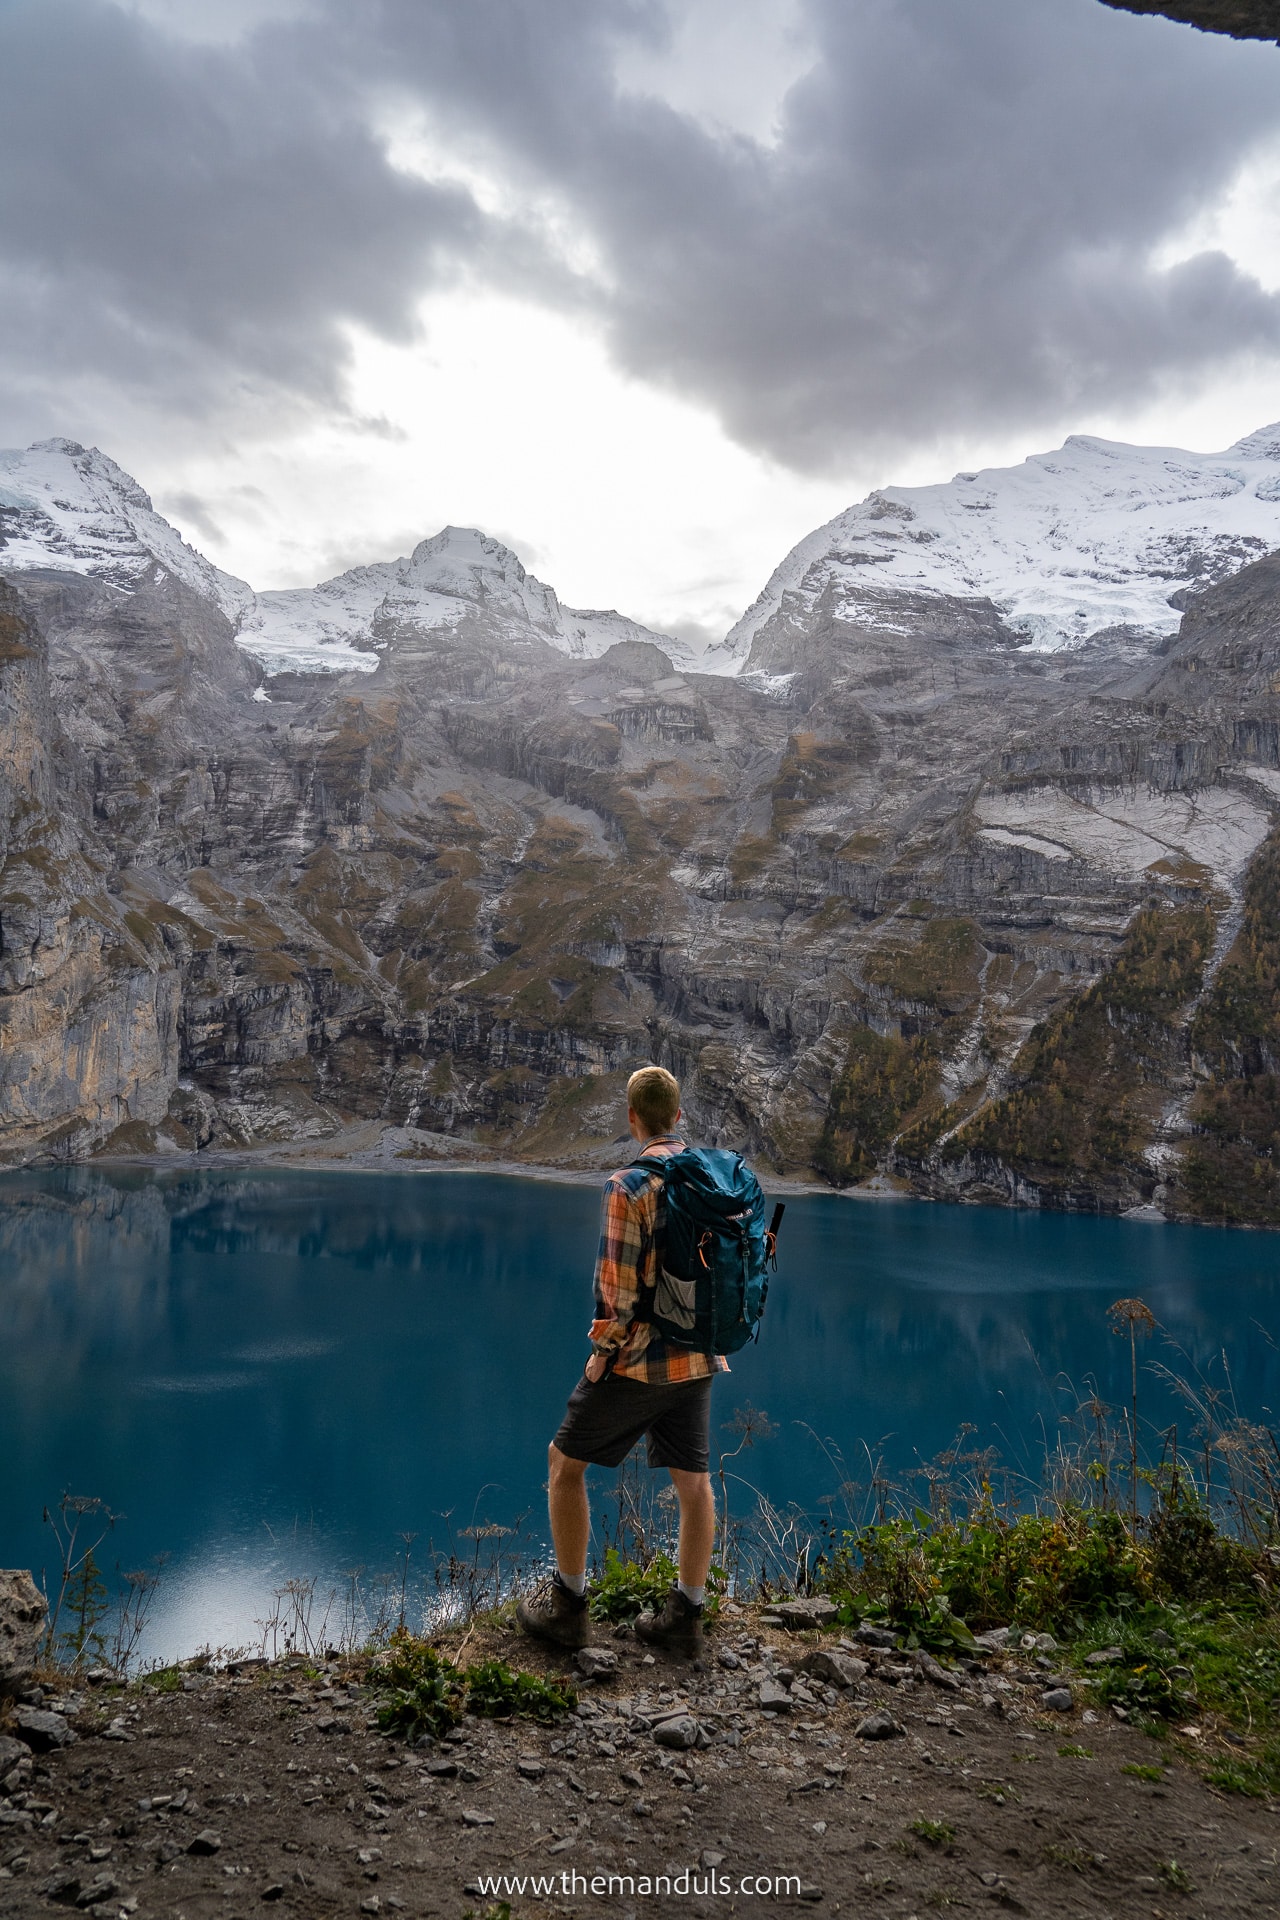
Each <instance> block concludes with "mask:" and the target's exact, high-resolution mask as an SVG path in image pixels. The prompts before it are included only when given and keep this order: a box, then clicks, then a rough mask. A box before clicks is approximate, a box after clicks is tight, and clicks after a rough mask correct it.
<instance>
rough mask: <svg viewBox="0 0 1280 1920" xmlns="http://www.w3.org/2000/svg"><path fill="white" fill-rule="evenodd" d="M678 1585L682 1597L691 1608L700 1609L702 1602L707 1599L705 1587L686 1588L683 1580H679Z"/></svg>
mask: <svg viewBox="0 0 1280 1920" xmlns="http://www.w3.org/2000/svg"><path fill="white" fill-rule="evenodd" d="M678 1585H679V1588H680V1591H681V1593H682V1594H683V1595H684V1597H685V1599H686V1600H687V1601H688V1602H689V1605H690V1606H691V1607H700V1606H701V1605H702V1603H703V1601H704V1600H705V1599H706V1597H707V1590H706V1588H705V1587H686V1585H685V1583H684V1581H683V1580H681V1581H680V1582H679V1583H678Z"/></svg>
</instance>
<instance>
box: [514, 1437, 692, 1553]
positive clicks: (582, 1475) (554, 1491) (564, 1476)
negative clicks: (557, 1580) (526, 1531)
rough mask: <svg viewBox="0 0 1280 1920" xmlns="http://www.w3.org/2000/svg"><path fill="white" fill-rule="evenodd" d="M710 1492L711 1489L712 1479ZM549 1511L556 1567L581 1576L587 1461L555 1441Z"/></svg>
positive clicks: (550, 1453)
mask: <svg viewBox="0 0 1280 1920" xmlns="http://www.w3.org/2000/svg"><path fill="white" fill-rule="evenodd" d="M707 1492H708V1494H710V1492H711V1482H710V1480H708V1481H707ZM547 1511H548V1514H549V1515H550V1519H551V1544H552V1546H553V1547H554V1548H555V1550H556V1565H557V1567H558V1568H559V1569H560V1572H561V1573H562V1574H567V1575H570V1576H572V1577H576V1578H577V1579H582V1578H583V1577H584V1576H585V1574H586V1571H587V1547H588V1544H589V1543H590V1539H591V1510H590V1508H589V1507H588V1505H587V1463H586V1461H585V1460H571V1459H570V1458H569V1456H568V1454H567V1453H561V1451H560V1449H559V1447H557V1446H556V1445H555V1444H554V1442H553V1444H552V1445H551V1446H550V1447H549V1448H548V1449H547Z"/></svg>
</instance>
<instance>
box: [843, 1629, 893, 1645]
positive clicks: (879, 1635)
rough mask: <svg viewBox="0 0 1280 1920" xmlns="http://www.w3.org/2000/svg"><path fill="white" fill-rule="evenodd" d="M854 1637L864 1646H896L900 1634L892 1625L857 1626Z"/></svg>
mask: <svg viewBox="0 0 1280 1920" xmlns="http://www.w3.org/2000/svg"><path fill="white" fill-rule="evenodd" d="M853 1637H854V1639H855V1640H859V1641H861V1643H862V1645H863V1646H864V1647H896V1646H897V1644H898V1636H897V1634H896V1633H894V1631H893V1630H892V1628H891V1627H869V1626H866V1625H865V1624H864V1625H863V1626H861V1627H855V1629H854V1634H853Z"/></svg>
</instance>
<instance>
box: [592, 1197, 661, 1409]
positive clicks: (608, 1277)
mask: <svg viewBox="0 0 1280 1920" xmlns="http://www.w3.org/2000/svg"><path fill="white" fill-rule="evenodd" d="M648 1245H649V1235H648V1231H647V1226H646V1222H645V1217H644V1213H643V1211H642V1209H641V1207H640V1205H639V1204H638V1202H637V1201H636V1200H634V1199H633V1198H632V1197H631V1195H630V1194H629V1193H628V1192H627V1190H626V1188H625V1187H624V1186H623V1185H622V1183H621V1181H617V1182H615V1181H612V1180H611V1181H610V1182H609V1185H608V1186H607V1187H606V1188H605V1194H604V1218H603V1220H602V1222H601V1227H600V1251H599V1253H598V1254H597V1256H596V1277H595V1293H596V1317H595V1319H594V1320H593V1321H592V1323H591V1333H590V1340H591V1347H592V1361H591V1362H589V1363H588V1367H587V1372H588V1375H589V1377H590V1378H591V1379H592V1380H598V1379H599V1378H600V1376H601V1374H602V1373H603V1372H604V1370H605V1367H606V1366H607V1364H608V1360H609V1356H610V1355H611V1354H614V1353H616V1352H617V1351H618V1348H619V1347H621V1346H622V1345H623V1343H624V1341H625V1340H626V1338H627V1335H628V1334H629V1333H630V1331H631V1325H632V1322H633V1321H634V1320H635V1317H636V1311H637V1309H638V1307H639V1305H640V1272H641V1265H642V1262H643V1261H644V1258H645V1255H646V1253H647V1251H648ZM597 1361H598V1362H599V1364H598V1366H597V1365H596V1362H597Z"/></svg>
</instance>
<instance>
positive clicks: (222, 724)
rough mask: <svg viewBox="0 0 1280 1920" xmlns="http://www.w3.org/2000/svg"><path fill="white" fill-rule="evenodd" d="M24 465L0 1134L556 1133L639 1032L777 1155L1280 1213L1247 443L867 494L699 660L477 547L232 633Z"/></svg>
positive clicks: (4, 886) (1277, 744)
mask: <svg viewBox="0 0 1280 1920" xmlns="http://www.w3.org/2000/svg"><path fill="white" fill-rule="evenodd" d="M58 446H61V447H62V448H63V449H64V451H62V452H60V453H59V452H58V451H57V448H58ZM68 448H70V449H72V450H71V451H66V450H65V449H68ZM36 451H37V452H38V453H39V461H38V462H37V463H36V465H35V466H33V465H32V464H31V461H30V460H29V459H28V456H26V455H22V456H4V459H5V460H7V461H8V462H9V466H8V468H7V469H4V468H3V464H2V463H0V480H3V481H4V483H5V486H6V489H7V491H6V493H5V498H6V499H7V500H9V501H12V502H15V503H16V504H13V505H11V506H8V507H5V508H3V509H2V511H3V512H4V513H5V514H7V516H8V518H6V519H5V520H3V522H0V525H3V527H4V528H6V529H8V537H9V539H10V546H9V547H8V548H7V549H5V550H3V551H0V560H6V559H7V560H9V561H10V562H11V564H10V571H9V585H8V586H0V750H2V751H0V860H2V862H3V864H2V865H0V1154H2V1155H3V1156H4V1157H5V1158H6V1159H7V1160H8V1161H9V1162H11V1163H13V1162H19V1161H30V1160H35V1159H49V1158H54V1157H59V1156H61V1157H64V1158H74V1157H82V1156H84V1155H86V1154H89V1153H92V1152H97V1151H102V1150H106V1151H109V1152H148V1153H153V1152H160V1153H171V1154H175V1155H178V1154H181V1155H198V1154H200V1153H202V1152H206V1151H209V1150H216V1149H221V1148H231V1147H234V1148H257V1147H263V1146H269V1145H274V1144H280V1143H292V1144H296V1143H299V1142H301V1143H305V1142H308V1141H312V1142H321V1141H324V1140H335V1141H337V1140H350V1139H351V1138H352V1137H353V1135H352V1131H351V1130H352V1129H359V1128H363V1134H362V1135H361V1137H362V1138H363V1139H365V1140H366V1141H371V1140H376V1139H377V1138H378V1137H379V1136H386V1137H387V1138H389V1139H391V1140H393V1141H394V1144H395V1147H396V1149H397V1150H398V1151H401V1152H403V1153H405V1154H407V1155H409V1156H410V1157H413V1156H415V1155H418V1156H422V1157H433V1156H436V1155H440V1154H446V1153H456V1152H457V1151H458V1150H459V1149H460V1148H461V1149H462V1150H465V1151H482V1152H484V1151H487V1152H491V1153H497V1154H500V1155H502V1156H504V1157H512V1158H523V1159H526V1160H529V1161H546V1162H554V1163H559V1164H570V1165H597V1164H600V1163H601V1162H602V1161H604V1160H607V1159H609V1158H611V1157H612V1156H613V1155H614V1153H615V1152H616V1149H617V1140H616V1135H617V1132H618V1120H617V1115H618V1097H619V1093H620V1090H621V1086H622V1084H623V1080H624V1077H625V1074H626V1073H627V1071H629V1070H630V1068H631V1067H633V1066H634V1065H636V1064H637V1063H638V1062H640V1061H642V1060H645V1059H649V1058H656V1059H660V1060H663V1061H665V1062H667V1063H669V1064H670V1065H671V1066H672V1067H673V1068H674V1069H675V1071H677V1072H678V1073H679V1074H680V1075H681V1077H682V1080H683V1081H684V1084H685V1090H686V1107H687V1110H688V1112H689V1115H690V1120H691V1125H692V1127H693V1129H694V1130H695V1131H696V1132H697V1134H698V1135H700V1136H701V1137H703V1138H705V1139H708V1140H712V1141H716V1142H718V1143H720V1144H725V1145H732V1146H740V1147H742V1148H744V1149H746V1150H748V1151H749V1152H751V1153H752V1154H753V1155H755V1156H757V1157H758V1158H759V1159H760V1160H761V1161H762V1162H763V1163H764V1164H765V1165H766V1166H772V1167H774V1168H776V1169H780V1170H783V1171H786V1172H788V1173H791V1174H796V1175H805V1174H809V1175H811V1176H815V1177H821V1178H825V1179H828V1180H832V1181H835V1182H838V1183H848V1182H856V1181H861V1180H865V1179H871V1178H874V1179H878V1180H886V1179H887V1180H889V1181H891V1182H896V1183H898V1184H899V1185H902V1186H905V1187H908V1188H911V1189H914V1190H916V1191H920V1192H926V1193H930V1194H935V1195H938V1196H943V1197H958V1198H966V1199H988V1200H996V1201H1004V1202H1007V1201H1024V1202H1028V1203H1031V1204H1038V1205H1054V1206H1063V1207H1073V1208H1090V1209H1098V1208H1101V1209H1109V1210H1122V1209H1126V1208H1130V1207H1134V1206H1139V1205H1149V1204H1152V1203H1154V1204H1155V1205H1157V1206H1160V1207H1162V1208H1163V1209H1164V1210H1166V1211H1168V1212H1170V1213H1175V1214H1184V1215H1190V1216H1193V1217H1198V1218H1249V1219H1257V1220H1274V1221H1277V1222H1280V1188H1278V1187H1277V1183H1276V1177H1275V1174H1274V1172H1273V1167H1274V1165H1275V1164H1276V1160H1275V1158H1274V1154H1275V1145H1276V1142H1277V1140H1278V1139H1280V1113H1278V1112H1277V1110H1276V1109H1277V1096H1276V1094H1275V1091H1274V1088H1275V1073H1276V1061H1277V1058H1278V1057H1280V1031H1278V1030H1277V1002H1276V984H1275V983H1276V980H1277V978H1280V944H1278V937H1277V935H1276V931H1275V928H1276V924H1277V919H1276V911H1275V909H1276V906H1277V903H1280V852H1277V842H1276V840H1275V838H1274V830H1275V825H1276V822H1277V821H1278V820H1280V696H1278V694H1277V691H1276V690H1277V688H1280V659H1277V654H1278V653H1280V643H1278V642H1277V638H1276V636H1277V632H1278V631H1280V561H1278V560H1276V559H1272V558H1267V557H1257V556H1265V555H1266V554H1267V552H1268V550H1269V549H1270V548H1271V547H1275V546H1280V434H1277V433H1276V432H1275V431H1272V432H1270V433H1269V434H1267V433H1263V434H1259V435H1254V436H1251V438H1250V439H1249V440H1248V441H1245V442H1241V443H1240V445H1239V447H1238V448H1236V449H1231V450H1229V452H1228V453H1227V454H1225V455H1220V456H1213V457H1211V458H1202V457H1200V456H1192V455H1175V454H1172V453H1170V452H1169V450H1150V449H1138V450H1132V449H1130V450H1125V449H1117V448H1116V447H1114V445H1112V443H1100V442H1079V443H1077V442H1069V443H1068V446H1067V447H1066V448H1064V449H1062V450H1061V452H1060V454H1059V455H1057V456H1053V457H1052V458H1049V457H1046V458H1045V459H1044V460H1043V461H1041V462H1039V463H1036V462H1028V463H1027V466H1026V468H1025V469H1015V470H1012V472H1011V474H1005V475H1002V474H992V475H982V476H974V475H964V476H959V477H958V479H957V481H956V482H954V483H952V485H951V488H950V489H945V488H944V489H890V490H887V491H885V492H884V493H881V494H879V495H875V496H872V499H871V501H869V502H867V503H864V506H863V507H862V508H858V509H853V510H851V512H850V514H849V515H846V516H841V518H840V520H839V521H837V522H833V523H832V525H831V528H828V529H822V530H820V531H819V533H818V534H815V535H813V536H811V538H810V540H809V541H807V542H804V543H802V546H801V548H799V549H797V551H796V554H795V555H793V556H791V557H790V559H789V560H788V561H786V562H784V564H783V566H782V567H781V568H780V569H779V570H778V573H777V574H776V575H775V576H774V580H773V581H772V582H771V583H770V585H769V587H768V588H766V591H765V593H764V594H763V595H762V596H761V599H760V601H758V602H757V603H756V606H755V607H754V608H753V609H752V610H751V611H750V613H749V614H748V615H747V616H745V617H744V621H743V622H740V623H739V628H738V629H735V632H734V634H733V635H731V636H730V637H729V641H728V642H727V643H726V645H725V647H724V649H723V650H721V651H720V652H719V653H718V654H717V655H716V656H715V657H714V658H713V660H712V664H713V665H715V666H716V667H717V669H718V670H717V671H716V672H706V671H696V670H694V669H692V668H691V667H689V666H688V665H687V664H684V663H682V662H677V661H675V660H673V658H672V654H671V651H670V649H669V648H668V647H667V646H666V645H665V644H663V643H662V641H661V636H650V635H646V634H645V633H644V630H643V629H640V628H637V627H635V626H634V625H633V623H630V622H625V621H623V620H621V618H620V616H616V615H609V616H604V615H600V616H594V615H593V616H581V617H579V616H573V617H572V618H573V619H574V620H577V621H578V628H575V629H574V630H573V631H570V630H569V625H567V624H566V622H568V621H569V618H570V617H569V616H567V615H566V614H565V611H564V610H563V609H562V608H560V606H559V602H558V601H557V600H556V599H555V596H554V595H552V594H550V590H549V589H545V588H542V587H541V586H540V584H539V583H537V582H531V581H530V577H529V576H525V575H524V574H523V570H522V569H521V570H520V572H519V574H517V573H515V572H513V571H512V568H511V566H509V565H508V559H509V560H510V561H512V562H514V556H507V558H504V557H503V556H504V555H505V553H506V550H505V549H500V548H497V547H496V543H492V542H490V543H487V544H486V543H484V542H483V540H482V537H481V536H475V541H477V542H480V544H479V545H478V546H476V547H475V548H474V551H473V549H472V547H471V546H469V545H466V543H465V542H464V543H463V545H462V546H459V545H458V544H457V543H456V542H455V541H453V540H452V538H450V539H447V540H444V544H443V545H440V544H439V541H437V542H425V543H423V547H420V548H419V549H417V550H416V551H415V554H414V556H412V559H411V561H408V562H403V563H393V565H392V567H391V569H390V571H389V572H388V570H386V569H384V570H383V572H388V577H387V578H385V579H384V578H383V577H382V574H381V573H380V574H379V578H378V579H377V581H375V582H374V583H373V586H372V587H369V589H368V591H367V592H365V591H364V587H367V586H368V581H367V580H366V579H365V576H366V575H372V574H373V573H374V572H375V571H376V570H374V569H366V570H359V569H358V570H356V573H355V574H353V575H349V576H343V582H345V583H346V584H342V583H336V585H337V586H341V591H340V592H338V591H336V590H335V592H334V593H332V594H328V595H327V598H326V590H325V589H317V590H316V595H313V596H311V598H310V599H307V596H293V597H289V596H285V598H288V601H289V604H288V607H287V608H286V609H285V611H284V612H283V613H282V612H281V611H280V610H279V608H278V607H277V609H276V611H275V612H274V613H271V614H270V616H269V618H268V616H264V615H263V614H262V605H263V602H264V601H270V599H271V597H270V596H264V595H253V594H252V593H251V591H250V590H249V589H248V588H243V587H242V585H241V583H235V582H232V583H231V584H230V585H228V584H227V582H228V581H229V576H227V575H222V574H218V573H217V570H216V569H212V568H210V567H209V566H208V563H207V562H204V561H201V560H200V557H199V556H198V555H192V554H191V551H190V549H187V548H184V547H182V544H181V542H179V541H178V539H177V536H176V534H174V533H173V530H172V529H167V530H165V531H164V533H163V534H158V533H156V532H155V528H154V527H153V525H152V522H153V521H157V516H155V515H154V514H152V513H151V509H150V504H149V503H146V507H145V509H144V508H143V507H142V506H140V505H139V504H138V502H139V501H142V502H145V501H146V496H145V495H144V494H142V493H141V490H140V489H138V488H136V486H135V485H134V483H133V482H131V481H128V478H127V476H120V480H119V482H118V483H117V482H116V481H113V480H111V474H116V475H118V474H119V469H116V468H112V467H111V463H110V462H105V463H104V462H103V457H102V456H101V455H97V454H93V455H88V454H84V452H83V450H82V449H79V448H74V447H73V443H53V451H50V449H49V448H45V449H42V450H36ZM1130 455H1132V457H1129V456H1130ZM1156 456H1158V457H1156ZM59 460H61V461H62V462H63V463H64V465H65V466H66V468H67V470H68V471H67V473H66V474H65V475H62V477H59V476H60V474H61V471H62V470H61V468H59V467H58V461H59ZM24 461H25V462H27V464H26V465H24V464H23V462H24ZM107 469H110V472H109V473H108V472H107ZM6 473H7V476H8V477H7V479H6ZM104 474H105V476H106V477H105V478H104V477H103V476H104ZM33 475H34V476H35V477H33ZM90 482H92V485H93V487H94V488H95V489H97V493H95V495H94V500H93V502H92V503H91V504H92V515H91V516H90V517H89V518H87V519H85V520H84V521H83V524H81V523H80V522H78V521H77V519H76V511H77V509H76V504H75V503H76V499H77V498H78V496H77V495H76V494H75V491H74V489H75V487H77V486H80V485H81V484H83V485H84V486H86V487H88V486H89V484H90ZM108 483H110V485H111V486H117V490H118V492H119V494H120V500H119V504H118V506H115V507H113V506H112V505H111V498H109V497H108V495H109V486H108ZM43 487H47V488H48V494H49V500H48V505H47V508H46V506H43V505H41V504H40V502H41V500H42V499H43V498H44V495H43V494H42V493H41V491H40V489H41V488H43ZM104 488H106V489H107V493H103V489H104ZM1055 488H1057V489H1058V493H1057V495H1056V501H1057V504H1056V507H1055V494H1054V489H1055ZM24 489H25V491H24ZM1143 489H1146V491H1145V492H1144V491H1143ZM99 495H101V497H99ZM37 496H38V497H37ZM59 502H61V503H63V504H61V505H59V504H58V503H59ZM67 503H70V504H67ZM88 511H89V510H88V509H87V508H86V509H85V512H86V514H87V513H88ZM148 514H150V515H151V518H150V519H148V518H147V515H148ZM59 516H61V517H60V518H59ZM1042 523H1043V525H1042ZM158 525H159V527H160V528H161V529H163V528H164V523H163V522H158ZM1050 526H1052V527H1054V528H1056V529H1057V532H1056V534H1055V536H1054V537H1055V538H1056V540H1057V542H1058V544H1057V545H1056V546H1055V545H1054V544H1053V542H1052V541H1051V540H1050V539H1049V538H1048V535H1047V534H1046V533H1045V532H1044V528H1045V527H1050ZM42 528H43V529H44V530H43V531H42ZM50 528H52V529H53V531H52V532H50V531H49V529H50ZM103 529H105V531H103ZM108 534H109V535H110V539H108V538H107V535H108ZM917 535H918V536H921V537H920V538H919V539H917V538H916V537H915V536H917ZM924 536H928V537H924ZM440 539H442V540H443V539H444V537H443V536H441V537H440ZM95 540H96V541H97V542H98V546H97V547H95V545H94V541H95ZM1126 542H1127V544H1126ZM425 549H430V550H431V551H429V552H427V551H424V550H425ZM464 549H465V550H464ZM490 549H493V551H490ZM1089 553H1092V554H1093V556H1094V562H1095V564H1094V566H1093V568H1092V571H1090V569H1089V568H1088V567H1087V566H1082V564H1081V557H1082V556H1085V557H1087V556H1088V554H1089ZM514 564H515V566H516V567H518V562H515V563H514ZM1037 568H1038V569H1039V571H1038V572H1037ZM397 569H399V571H397ZM490 569H497V572H498V574H500V575H501V581H502V584H501V586H500V587H499V586H497V585H494V584H493V583H492V581H491V580H490V571H489V570H490ZM392 575H394V577H391V576H392ZM362 581H363V582H364V585H363V586H362V585H361V582H362ZM873 581H874V583H875V584H874V585H872V584H869V583H870V582H873ZM352 583H354V584H352ZM331 585H335V583H331ZM357 588H360V592H357ZM375 589H376V591H375ZM361 593H364V597H363V598H361V597H360V594H361ZM317 595H318V596H319V597H320V599H321V600H323V601H324V604H325V605H326V606H327V607H328V609H329V610H328V612H323V609H322V610H321V611H317V608H316V604H315V602H316V597H317ZM1171 597H1172V598H1173V599H1174V600H1175V601H1176V602H1177V604H1176V605H1174V606H1170V605H1169V604H1168V603H1169V600H1170V598H1171ZM277 598H279V597H277ZM304 602H305V604H304ZM371 609H372V611H371ZM286 615H287V617H286ZM322 618H323V620H324V621H327V622H328V624H327V625H325V626H323V627H322V625H321V624H320V623H321V621H322ZM271 621H274V623H275V624H274V626H273V627H272V638H271V642H270V645H269V646H268V645H267V643H266V641H265V640H264V637H263V635H264V632H265V627H266V625H267V624H270V622H271ZM591 621H595V622H596V623H597V624H596V625H594V626H592V625H590V622H591ZM264 623H265V624H264ZM578 646H580V647H581V648H582V649H585V650H584V651H575V648H576V647H578ZM316 648H319V649H321V651H322V652H323V654H324V664H325V665H326V666H327V667H328V668H329V669H330V670H328V671H319V670H317V661H316V657H315V651H314V650H315V649H316ZM388 1130H394V1131H393V1132H392V1133H390V1134H389V1133H388Z"/></svg>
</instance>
